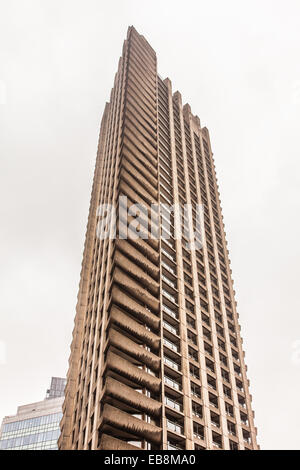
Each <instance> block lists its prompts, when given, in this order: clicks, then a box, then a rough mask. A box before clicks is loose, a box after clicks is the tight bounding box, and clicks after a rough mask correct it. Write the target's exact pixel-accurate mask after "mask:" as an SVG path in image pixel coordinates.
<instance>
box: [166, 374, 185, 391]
mask: <svg viewBox="0 0 300 470" xmlns="http://www.w3.org/2000/svg"><path fill="white" fill-rule="evenodd" d="M164 382H165V384H166V385H169V387H172V388H174V389H175V390H181V385H180V384H179V383H178V382H176V381H175V380H173V379H170V377H168V376H167V375H165V376H164Z"/></svg>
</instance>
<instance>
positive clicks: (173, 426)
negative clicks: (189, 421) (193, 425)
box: [167, 419, 183, 434]
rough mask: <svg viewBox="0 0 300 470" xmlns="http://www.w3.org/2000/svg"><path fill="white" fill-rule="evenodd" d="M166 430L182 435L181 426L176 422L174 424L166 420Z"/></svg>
mask: <svg viewBox="0 0 300 470" xmlns="http://www.w3.org/2000/svg"><path fill="white" fill-rule="evenodd" d="M167 428H168V429H170V431H173V432H176V433H177V434H183V426H182V425H181V424H179V423H178V422H176V421H175V422H174V421H171V420H169V419H167Z"/></svg>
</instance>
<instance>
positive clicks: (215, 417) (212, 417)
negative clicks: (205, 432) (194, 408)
mask: <svg viewBox="0 0 300 470" xmlns="http://www.w3.org/2000/svg"><path fill="white" fill-rule="evenodd" d="M210 420H211V422H212V424H213V425H214V426H217V427H218V428H219V427H220V416H219V415H218V414H217V413H214V412H213V411H211V412H210Z"/></svg>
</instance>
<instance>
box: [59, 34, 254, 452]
mask: <svg viewBox="0 0 300 470" xmlns="http://www.w3.org/2000/svg"><path fill="white" fill-rule="evenodd" d="M141 207H142V209H141ZM153 207H159V208H161V207H163V211H162V210H159V212H158V214H159V218H158V219H156V218H155V217H154V218H153V220H152V224H151V230H150V225H149V214H150V213H153V210H152V209H153ZM176 207H177V208H178V207H179V208H186V207H187V208H189V210H187V211H185V209H184V210H183V211H182V214H183V216H182V217H179V216H178V213H177V212H178V211H177V212H176V210H175V209H174V208H176ZM199 207H200V208H202V217H200V220H201V223H200V228H201V230H200V235H201V243H200V244H199V246H197V244H196V245H195V244H194V245H193V244H191V243H190V242H189V238H188V236H187V230H186V229H185V228H186V226H188V229H189V231H190V233H192V232H193V233H197V215H198V212H199V211H198V209H199ZM103 208H106V209H105V210H106V212H105V210H104V209H103ZM109 208H113V210H111V209H109ZM121 209H122V210H121ZM173 209H174V210H173ZM109 211H110V215H109V217H108V218H107V214H108V212H109ZM137 212H139V214H138V215H139V217H138V218H137ZM154 212H155V211H154ZM179 212H180V209H179ZM104 213H105V214H104ZM188 213H189V217H187V216H186V214H188ZM155 214H156V215H157V212H155ZM104 215H105V217H104ZM222 219H223V218H222V214H221V207H220V199H219V192H218V186H217V181H216V174H215V167H214V160H213V155H212V151H211V144H210V138H209V133H208V130H207V129H206V128H205V127H201V124H200V120H199V118H198V117H197V116H194V115H193V114H192V112H191V108H190V106H189V105H188V104H185V105H184V106H183V105H182V101H181V95H180V93H179V92H176V93H174V94H173V93H172V88H171V82H170V80H169V79H165V80H163V79H161V78H160V76H159V75H158V73H157V60H156V54H155V52H154V50H153V49H152V48H151V46H150V45H149V44H148V42H147V41H146V40H145V38H144V37H143V36H141V35H139V34H138V33H137V31H136V30H135V29H134V28H133V27H130V28H129V30H128V35H127V39H126V40H125V42H124V46H123V52H122V57H121V58H120V60H119V67H118V71H117V74H116V77H115V81H114V86H113V89H112V92H111V97H110V102H109V103H107V104H106V107H105V111H104V115H103V118H102V123H101V131H100V138H99V146H98V154H97V160H96V167H95V175H94V182H93V188H92V196H91V204H90V212H89V219H88V226H87V234H86V242H85V248H84V256H83V263H82V272H81V281H80V287H79V294H78V304H77V311H76V317H75V326H74V331H73V341H72V345H71V355H70V361H69V372H68V378H67V386H66V398H65V403H64V407H63V413H64V415H63V420H62V423H61V436H60V440H59V447H60V449H87V450H88V449H93V450H95V449H109V450H115V449H120V450H122V449H132V450H139V449H145V450H152V449H154V450H155V449H157V450H158V449H161V450H166V449H195V450H202V449H216V450H217V449H228V450H229V449H232V450H234V449H257V448H258V446H257V443H256V429H255V427H254V423H253V411H252V408H251V395H250V393H249V388H248V385H249V383H248V380H247V375H246V366H245V363H244V352H243V348H242V340H241V336H240V327H239V323H238V314H237V311H236V303H235V300H234V290H233V285H232V280H231V271H230V266H229V260H228V252H227V248H226V241H225V232H224V226H223V220H222ZM104 220H106V226H107V227H108V228H109V230H107V231H106V235H107V236H103V226H104V222H103V221H104ZM108 221H109V223H110V224H108ZM164 222H166V223H164ZM115 223H116V224H115ZM114 225H116V228H112V227H113V226H114ZM198 225H199V224H198ZM153 226H154V231H153V230H152V229H153ZM138 230H140V232H139V236H137V231H138ZM157 231H158V232H157ZM198 231H199V230H198ZM104 232H105V231H104ZM150 232H151V233H150ZM153 232H154V235H153ZM180 232H182V235H181V236H178V234H179V233H180ZM157 233H158V234H159V236H155V234H156V235H157ZM108 235H109V236H108ZM112 235H114V236H112Z"/></svg>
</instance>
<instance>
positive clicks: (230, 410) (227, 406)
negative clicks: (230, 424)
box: [225, 402, 233, 417]
mask: <svg viewBox="0 0 300 470" xmlns="http://www.w3.org/2000/svg"><path fill="white" fill-rule="evenodd" d="M225 410H226V414H228V416H232V417H233V406H232V405H230V404H229V403H227V402H225Z"/></svg>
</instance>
